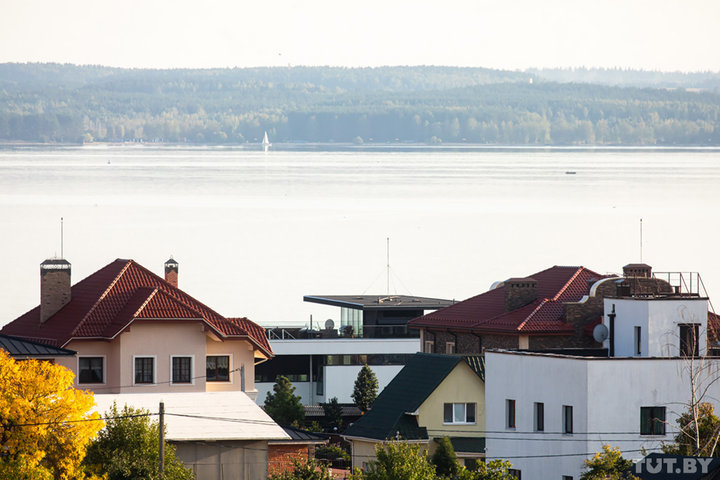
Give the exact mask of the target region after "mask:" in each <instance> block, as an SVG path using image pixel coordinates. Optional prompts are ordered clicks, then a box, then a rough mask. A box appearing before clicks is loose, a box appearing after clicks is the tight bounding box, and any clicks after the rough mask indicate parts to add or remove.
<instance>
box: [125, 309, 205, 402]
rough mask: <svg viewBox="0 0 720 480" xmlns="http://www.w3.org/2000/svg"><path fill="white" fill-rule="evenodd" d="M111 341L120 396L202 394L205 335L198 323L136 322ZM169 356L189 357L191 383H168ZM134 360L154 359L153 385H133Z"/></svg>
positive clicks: (203, 389)
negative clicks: (115, 347)
mask: <svg viewBox="0 0 720 480" xmlns="http://www.w3.org/2000/svg"><path fill="white" fill-rule="evenodd" d="M114 342H119V344H120V357H119V358H120V381H121V385H122V388H121V390H120V393H144V392H155V391H167V392H202V391H205V378H204V375H205V333H204V332H203V324H202V323H201V322H187V321H185V322H168V321H166V320H163V321H162V322H153V321H142V320H136V321H135V322H133V324H132V325H131V326H130V328H129V329H127V330H125V331H124V332H123V333H121V334H120V335H119V336H118V337H117V338H116V339H115V340H114V341H113V343H114ZM173 355H178V356H190V357H192V381H191V383H189V384H187V383H183V384H174V385H173V384H171V383H170V380H171V372H170V366H171V357H172V356H173ZM135 357H153V358H154V359H155V383H154V384H139V385H136V384H135V378H134V366H135V360H134V358H135ZM198 377H200V378H198Z"/></svg>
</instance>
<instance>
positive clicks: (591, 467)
mask: <svg viewBox="0 0 720 480" xmlns="http://www.w3.org/2000/svg"><path fill="white" fill-rule="evenodd" d="M602 448H603V449H602V452H598V453H596V454H595V456H594V457H593V458H591V459H590V460H585V472H583V474H582V475H581V476H580V480H626V479H627V480H630V479H635V478H637V477H635V476H633V475H632V474H630V473H625V472H626V471H627V470H628V469H629V468H630V467H632V464H633V463H632V461H631V460H626V459H624V458H623V456H622V452H621V451H620V449H619V448H617V447H615V448H612V447H611V446H610V445H603V447H602Z"/></svg>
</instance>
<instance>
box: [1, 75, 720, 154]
mask: <svg viewBox="0 0 720 480" xmlns="http://www.w3.org/2000/svg"><path fill="white" fill-rule="evenodd" d="M549 73H550V72H548V74H549ZM542 75H543V71H536V72H532V73H529V72H507V71H498V70H488V69H479V68H458V67H383V68H333V67H292V68H254V69H218V70H142V69H140V70H137V69H114V68H106V67H97V66H74V65H57V64H0V141H4V142H44V143H83V142H93V141H102V142H138V141H142V142H168V143H191V144H244V143H259V142H260V141H261V139H262V137H263V134H264V132H265V131H267V132H268V135H269V136H270V139H271V141H272V142H274V143H282V142H322V143H324V142H335V143H355V144H362V143H404V142H412V143H430V144H439V143H471V144H488V145H497V144H500V145H661V146H664V145H720V89H718V87H717V86H715V85H716V83H717V80H714V79H715V77H716V76H713V75H711V74H706V75H705V76H704V77H703V78H704V79H705V80H703V81H704V82H705V83H704V85H709V88H706V89H697V88H693V89H689V88H683V87H677V88H639V87H627V86H608V85H599V84H588V83H557V82H551V81H548V80H546V79H544V77H543V76H542ZM613 75H615V76H617V75H619V73H617V72H614V73H613ZM653 78H655V77H653ZM672 78H673V81H674V82H676V83H678V82H680V84H682V82H681V80H682V78H683V77H679V80H678V77H677V76H676V77H672ZM693 78H694V77H693ZM707 78H710V80H707Z"/></svg>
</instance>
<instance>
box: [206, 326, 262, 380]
mask: <svg viewBox="0 0 720 480" xmlns="http://www.w3.org/2000/svg"><path fill="white" fill-rule="evenodd" d="M205 348H206V351H207V355H229V356H230V372H231V373H230V382H207V391H208V392H222V391H228V390H240V389H241V385H242V374H243V370H244V374H245V391H246V392H253V391H254V390H255V358H254V355H253V348H252V345H251V344H250V342H247V341H245V340H225V341H218V340H217V337H215V336H214V335H212V336H211V335H208V336H207V337H206V340H205ZM203 361H204V360H203ZM243 366H244V367H245V368H244V369H243V368H242V367H243ZM203 368H204V364H203Z"/></svg>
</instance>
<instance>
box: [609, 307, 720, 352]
mask: <svg viewBox="0 0 720 480" xmlns="http://www.w3.org/2000/svg"><path fill="white" fill-rule="evenodd" d="M613 305H614V306H615V314H616V317H615V356H618V357H622V356H633V355H635V327H640V328H641V332H642V335H641V338H642V348H641V355H640V356H645V357H647V356H650V357H667V356H671V357H672V356H678V355H679V354H680V336H679V335H680V324H689V323H697V324H700V327H699V336H700V338H699V340H698V341H699V348H700V355H704V354H705V352H706V351H707V311H708V310H707V307H708V305H707V300H706V299H704V298H663V299H653V300H648V299H643V298H622V299H619V298H616V299H606V300H605V316H604V318H603V323H604V324H605V325H606V326H607V327H608V328H609V318H608V314H609V313H610V312H612V308H613ZM609 344H610V342H609V340H606V341H605V342H604V343H603V346H605V347H608V346H609Z"/></svg>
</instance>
